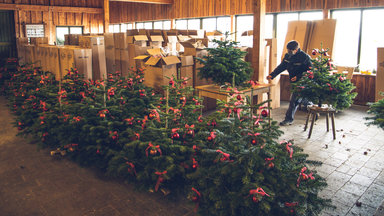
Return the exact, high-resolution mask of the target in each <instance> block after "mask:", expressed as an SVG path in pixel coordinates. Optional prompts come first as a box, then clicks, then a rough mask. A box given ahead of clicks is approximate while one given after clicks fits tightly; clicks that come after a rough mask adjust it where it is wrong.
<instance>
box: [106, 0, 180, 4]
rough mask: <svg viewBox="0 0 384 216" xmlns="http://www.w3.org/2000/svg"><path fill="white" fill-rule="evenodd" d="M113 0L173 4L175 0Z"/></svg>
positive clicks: (117, 0) (118, 0)
mask: <svg viewBox="0 0 384 216" xmlns="http://www.w3.org/2000/svg"><path fill="white" fill-rule="evenodd" d="M110 1H111V2H112V1H114V2H136V3H149V4H173V2H174V0H110Z"/></svg>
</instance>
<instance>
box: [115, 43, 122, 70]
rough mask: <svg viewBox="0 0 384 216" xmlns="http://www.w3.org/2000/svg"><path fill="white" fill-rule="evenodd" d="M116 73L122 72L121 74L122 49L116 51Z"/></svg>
mask: <svg viewBox="0 0 384 216" xmlns="http://www.w3.org/2000/svg"><path fill="white" fill-rule="evenodd" d="M115 71H120V72H121V56H120V49H115Z"/></svg>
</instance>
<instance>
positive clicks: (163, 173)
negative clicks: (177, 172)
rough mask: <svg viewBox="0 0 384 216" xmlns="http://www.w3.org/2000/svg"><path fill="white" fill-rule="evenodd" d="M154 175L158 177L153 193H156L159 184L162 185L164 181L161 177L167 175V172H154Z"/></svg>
mask: <svg viewBox="0 0 384 216" xmlns="http://www.w3.org/2000/svg"><path fill="white" fill-rule="evenodd" d="M155 174H156V175H158V176H159V178H158V179H157V182H156V186H155V191H158V190H159V186H160V183H162V182H163V181H164V177H163V175H165V174H167V171H164V172H155Z"/></svg>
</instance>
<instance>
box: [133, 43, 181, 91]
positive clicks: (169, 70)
mask: <svg viewBox="0 0 384 216" xmlns="http://www.w3.org/2000/svg"><path fill="white" fill-rule="evenodd" d="M147 52H148V54H149V55H141V56H138V57H136V58H134V59H137V60H142V61H144V62H145V65H147V67H146V71H145V73H144V84H146V85H147V86H150V87H153V88H155V89H157V90H160V89H161V86H163V85H167V84H168V82H169V79H168V78H167V77H170V78H171V77H173V76H175V77H176V76H177V66H176V65H177V64H178V63H180V59H179V58H178V57H177V56H165V55H164V52H163V51H162V50H161V49H159V48H158V49H148V50H147Z"/></svg>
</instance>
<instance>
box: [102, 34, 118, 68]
mask: <svg viewBox="0 0 384 216" xmlns="http://www.w3.org/2000/svg"><path fill="white" fill-rule="evenodd" d="M104 43H105V57H106V65H107V72H108V73H113V72H115V71H116V66H115V65H116V62H115V40H114V35H113V33H105V34H104Z"/></svg>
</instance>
